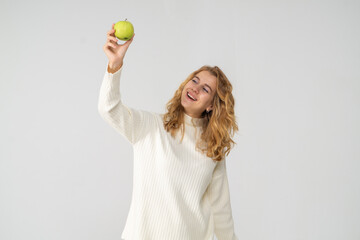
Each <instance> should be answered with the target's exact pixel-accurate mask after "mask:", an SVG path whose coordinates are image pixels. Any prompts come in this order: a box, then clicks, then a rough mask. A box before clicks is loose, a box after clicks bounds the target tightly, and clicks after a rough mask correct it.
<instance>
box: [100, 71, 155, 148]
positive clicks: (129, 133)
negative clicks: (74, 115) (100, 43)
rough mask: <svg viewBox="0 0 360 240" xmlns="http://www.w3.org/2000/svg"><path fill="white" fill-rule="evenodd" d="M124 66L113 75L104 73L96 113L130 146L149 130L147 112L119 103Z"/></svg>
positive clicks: (149, 120)
mask: <svg viewBox="0 0 360 240" xmlns="http://www.w3.org/2000/svg"><path fill="white" fill-rule="evenodd" d="M107 66H108V65H107ZM123 67H124V65H122V66H121V68H120V69H119V70H118V71H116V72H115V73H109V72H108V71H107V68H106V71H105V75H104V78H103V82H102V84H101V88H100V94H99V101H98V111H99V113H100V115H101V117H102V118H103V119H104V120H105V121H106V122H107V123H109V124H110V125H111V126H112V127H113V128H114V129H115V130H116V131H117V132H119V133H120V134H121V135H123V136H124V137H125V138H126V139H127V140H128V141H129V142H130V143H131V144H132V145H133V144H134V143H136V142H137V141H138V140H139V139H140V138H141V137H143V136H145V135H146V134H147V133H148V132H149V131H150V130H151V127H152V126H153V125H152V126H151V123H152V122H153V121H152V119H151V118H152V115H151V113H149V112H146V111H142V110H136V109H133V108H130V107H127V106H126V105H124V104H123V102H122V101H121V94H120V76H121V72H122V70H123Z"/></svg>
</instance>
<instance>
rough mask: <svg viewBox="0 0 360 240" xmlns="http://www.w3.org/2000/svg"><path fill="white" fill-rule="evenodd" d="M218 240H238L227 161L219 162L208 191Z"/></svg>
mask: <svg viewBox="0 0 360 240" xmlns="http://www.w3.org/2000/svg"><path fill="white" fill-rule="evenodd" d="M208 194H209V199H210V203H211V209H212V212H213V215H214V225H215V229H214V231H215V235H216V237H217V239H218V240H238V237H237V236H236V234H235V232H234V221H233V217H232V211H231V203H230V193H229V183H228V178H227V171H226V162H225V159H224V160H222V161H220V162H218V163H217V165H216V167H215V169H214V173H213V177H212V180H211V182H210V185H209V189H208Z"/></svg>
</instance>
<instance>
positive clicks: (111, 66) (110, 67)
mask: <svg viewBox="0 0 360 240" xmlns="http://www.w3.org/2000/svg"><path fill="white" fill-rule="evenodd" d="M122 65H123V63H120V64H113V63H109V64H108V72H109V73H115V72H116V71H118V70H119V69H120V68H121V67H122Z"/></svg>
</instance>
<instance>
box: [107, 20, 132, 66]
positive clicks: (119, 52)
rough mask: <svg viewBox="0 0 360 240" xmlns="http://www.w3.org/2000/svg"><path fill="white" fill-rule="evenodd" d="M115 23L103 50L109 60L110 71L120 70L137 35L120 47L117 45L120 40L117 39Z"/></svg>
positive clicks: (108, 33)
mask: <svg viewBox="0 0 360 240" xmlns="http://www.w3.org/2000/svg"><path fill="white" fill-rule="evenodd" d="M114 25H115V24H114V23H113V25H112V29H111V30H110V31H108V32H107V40H106V43H105V44H104V46H103V50H104V52H105V54H106V56H107V57H108V59H109V68H110V69H118V68H120V67H121V66H122V64H123V61H124V57H125V53H126V51H127V49H128V48H129V46H130V44H131V42H132V41H133V39H134V36H135V33H134V35H133V36H132V38H131V39H130V40H128V41H126V42H125V43H124V44H122V45H120V44H118V43H117V41H118V39H117V38H116V37H115V34H114V33H115V29H114Z"/></svg>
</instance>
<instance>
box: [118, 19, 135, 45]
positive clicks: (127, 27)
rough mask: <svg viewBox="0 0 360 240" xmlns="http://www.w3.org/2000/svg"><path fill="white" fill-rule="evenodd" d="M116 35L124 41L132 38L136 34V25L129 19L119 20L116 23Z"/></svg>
mask: <svg viewBox="0 0 360 240" xmlns="http://www.w3.org/2000/svg"><path fill="white" fill-rule="evenodd" d="M114 29H115V36H116V37H117V38H118V39H120V40H123V41H127V40H130V39H131V38H132V36H133V35H134V26H133V25H132V24H131V22H129V21H126V19H125V21H119V22H117V23H115V25H114Z"/></svg>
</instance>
